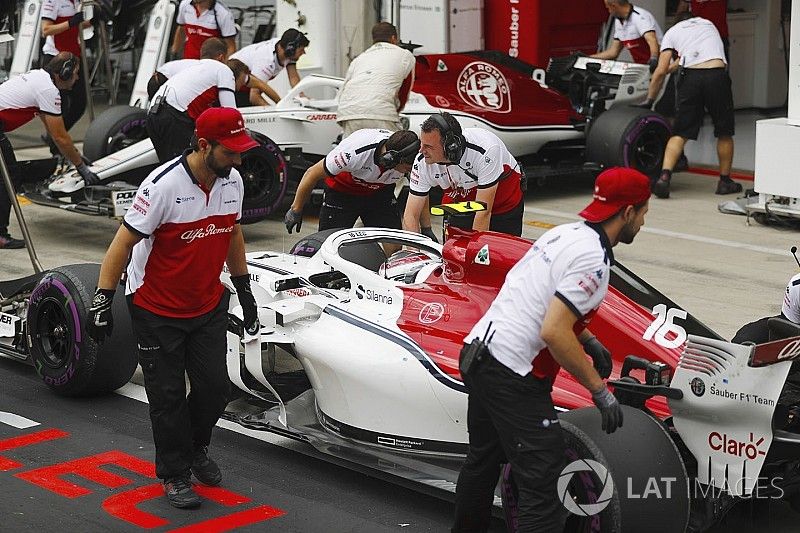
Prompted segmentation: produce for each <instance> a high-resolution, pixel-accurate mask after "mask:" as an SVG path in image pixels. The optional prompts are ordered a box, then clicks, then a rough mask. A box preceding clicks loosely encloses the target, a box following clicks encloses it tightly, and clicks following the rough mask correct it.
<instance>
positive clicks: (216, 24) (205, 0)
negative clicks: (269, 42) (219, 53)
mask: <svg viewBox="0 0 800 533" xmlns="http://www.w3.org/2000/svg"><path fill="white" fill-rule="evenodd" d="M175 22H177V24H178V27H177V28H175V36H174V37H173V39H172V48H171V49H170V52H171V54H172V57H175V58H177V57H179V56H178V53H179V51H180V49H181V46H183V59H200V47H201V46H203V42H204V41H205V40H206V39H208V38H210V37H220V38H222V39H223V40H224V41H225V44H226V46H227V48H228V53H227V54H226V55H228V56H230V55H231V54H232V53H233V52H235V51H236V41H235V40H234V37H236V24H235V23H234V22H233V15H231V12H230V11H228V8H227V7H225V6H224V5H222V3H221V2H218V1H217V0H182V1H181V3H180V5H179V6H178V15H177V17H176V18H175ZM184 41H185V45H184Z"/></svg>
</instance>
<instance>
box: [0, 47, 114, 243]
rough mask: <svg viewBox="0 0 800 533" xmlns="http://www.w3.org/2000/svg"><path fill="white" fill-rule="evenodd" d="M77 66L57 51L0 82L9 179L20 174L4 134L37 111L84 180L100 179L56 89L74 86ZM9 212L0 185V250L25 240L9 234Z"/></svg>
mask: <svg viewBox="0 0 800 533" xmlns="http://www.w3.org/2000/svg"><path fill="white" fill-rule="evenodd" d="M79 69H80V65H79V61H78V58H77V56H75V55H74V54H72V53H71V52H60V53H59V54H58V55H56V56H55V57H54V58H53V59H52V60H51V61H50V62H49V63H48V64H47V66H46V67H44V68H41V69H35V70H31V71H30V72H27V73H25V74H21V75H19V76H15V77H13V78H11V79H10V80H8V81H6V82H5V83H3V84H2V85H0V149H2V152H3V158H4V159H5V161H6V165H8V168H9V172H11V176H12V178H15V179H18V178H20V176H16V175H15V174H16V172H15V169H16V161H17V160H16V158H15V156H14V149H13V148H12V147H11V143H10V142H9V141H8V138H7V137H6V135H5V134H6V133H9V132H11V131H14V130H15V129H17V128H19V127H20V126H22V125H24V124H27V123H28V122H30V121H31V120H32V119H33V117H35V116H36V115H37V114H38V115H39V117H40V118H41V119H42V122H43V123H44V127H45V129H46V130H47V133H48V135H49V136H50V138H52V139H53V141H54V142H55V143H56V146H58V149H59V150H60V151H61V153H62V154H63V155H64V157H65V158H67V159H68V160H69V161H70V162H71V163H72V164H73V165H75V168H76V169H77V170H78V173H79V174H80V175H81V177H82V178H83V181H84V183H85V184H86V185H96V184H97V183H99V182H100V178H98V177H97V174H95V173H94V172H92V171H91V170H89V167H88V166H87V165H86V163H84V162H83V159H82V158H81V154H80V152H78V150H77V149H76V148H75V144H74V143H73V142H72V138H71V137H70V136H69V133H67V129H66V127H65V126H64V119H63V117H62V116H61V96H60V94H59V91H61V90H68V89H70V88H71V87H72V86H73V85H75V82H76V81H77V79H78V70H79ZM10 214H11V199H10V198H9V197H8V193H7V191H6V188H5V187H0V249H1V248H22V247H23V246H25V241H22V240H19V239H14V238H12V237H11V236H10V235H9V234H8V222H9V216H10Z"/></svg>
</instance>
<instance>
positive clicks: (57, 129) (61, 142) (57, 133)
mask: <svg viewBox="0 0 800 533" xmlns="http://www.w3.org/2000/svg"><path fill="white" fill-rule="evenodd" d="M39 116H40V117H41V118H42V122H44V127H45V129H46V130H47V133H49V134H50V137H51V138H52V139H53V142H55V143H56V146H58V149H59V151H60V152H61V153H62V154H63V155H64V157H66V158H67V159H69V161H70V163H72V164H73V165H75V166H76V167H77V166H78V165H80V164H81V163H82V162H83V160H82V159H81V154H80V152H78V149H77V148H75V143H73V142H72V137H70V136H69V133H67V129H66V128H65V127H64V119H63V117H61V115H48V114H46V113H42V114H41V115H39Z"/></svg>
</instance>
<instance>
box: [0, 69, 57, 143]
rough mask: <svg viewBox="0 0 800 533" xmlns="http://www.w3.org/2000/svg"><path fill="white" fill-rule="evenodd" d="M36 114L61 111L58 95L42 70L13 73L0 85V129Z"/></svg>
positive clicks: (14, 124)
mask: <svg viewBox="0 0 800 533" xmlns="http://www.w3.org/2000/svg"><path fill="white" fill-rule="evenodd" d="M38 113H47V114H48V115H60V114H61V94H60V93H59V92H58V88H57V87H56V85H55V84H54V83H53V78H52V77H51V76H50V74H48V73H47V72H45V71H44V70H42V69H36V70H32V71H30V72H26V73H25V74H20V75H19V76H15V77H13V78H11V79H10V80H8V81H6V82H5V83H3V84H2V85H0V129H1V130H2V131H4V132H6V133H8V132H9V131H13V130H15V129H17V128H18V127H20V126H22V125H23V124H27V123H28V122H30V121H31V120H32V119H33V117H35V116H36V115H37V114H38Z"/></svg>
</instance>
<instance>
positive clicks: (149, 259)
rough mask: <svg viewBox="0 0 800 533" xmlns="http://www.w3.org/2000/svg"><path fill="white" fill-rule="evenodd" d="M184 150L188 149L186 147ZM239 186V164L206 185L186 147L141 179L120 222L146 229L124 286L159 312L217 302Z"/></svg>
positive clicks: (181, 312)
mask: <svg viewBox="0 0 800 533" xmlns="http://www.w3.org/2000/svg"><path fill="white" fill-rule="evenodd" d="M187 153H188V152H187ZM243 192H244V189H243V186H242V178H241V176H240V175H239V173H238V172H237V171H236V169H233V170H231V174H230V176H229V177H227V178H217V180H216V181H215V182H214V185H213V186H212V188H211V190H210V191H207V190H205V189H204V188H203V187H201V186H200V184H199V183H198V182H197V180H196V179H195V178H194V176H193V175H192V173H191V171H190V170H189V165H188V163H187V161H186V153H184V154H183V155H182V156H180V157H178V158H176V159H173V160H171V161H168V162H167V163H164V164H163V165H161V166H160V167H158V168H157V169H156V170H154V171H153V172H152V173H151V174H150V175H149V176H148V177H147V178H146V179H145V180H144V181H143V182H142V184H141V185H140V186H139V190H138V191H137V192H136V198H135V200H134V202H133V205H132V206H131V208H130V209H128V211H127V212H126V213H125V219H124V220H123V224H125V226H126V227H127V228H128V229H129V230H131V231H132V232H134V233H135V234H137V235H140V236H142V237H145V239H144V240H142V241H140V242H139V243H138V244H136V246H134V247H133V253H132V254H131V260H130V262H129V263H128V268H127V273H128V279H127V282H126V286H125V294H133V295H134V296H133V303H135V304H136V305H138V306H140V307H142V308H144V309H147V310H148V311H150V312H152V313H155V314H157V315H161V316H168V317H173V318H192V317H196V316H200V315H202V314H204V313H207V312H209V311H211V310H212V309H214V307H215V306H216V305H217V304H218V303H219V299H220V297H221V296H222V291H223V290H224V287H223V286H222V283H221V282H220V280H219V275H220V273H221V272H222V267H223V265H224V263H225V259H226V258H227V256H228V248H229V246H230V241H231V235H232V233H233V229H234V226H235V225H236V224H237V223H238V221H239V219H240V217H241V210H242V197H243V196H244V194H243Z"/></svg>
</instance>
